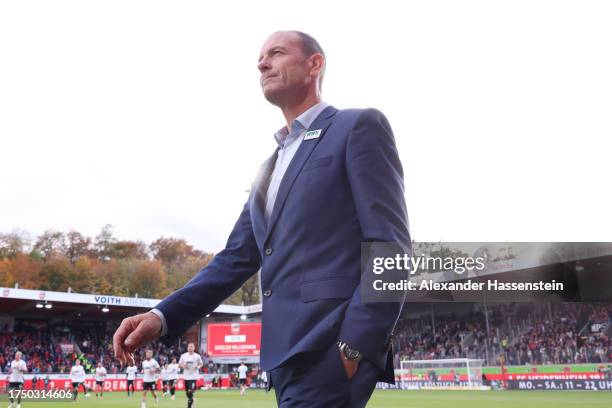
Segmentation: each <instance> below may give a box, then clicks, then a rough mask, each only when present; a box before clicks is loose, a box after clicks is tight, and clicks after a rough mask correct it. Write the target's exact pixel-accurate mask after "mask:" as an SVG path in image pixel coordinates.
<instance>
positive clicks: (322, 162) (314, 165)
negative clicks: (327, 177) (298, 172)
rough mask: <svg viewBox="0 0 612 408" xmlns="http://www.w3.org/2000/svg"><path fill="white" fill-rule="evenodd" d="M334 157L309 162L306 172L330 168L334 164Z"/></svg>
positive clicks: (305, 168)
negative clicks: (325, 167)
mask: <svg viewBox="0 0 612 408" xmlns="http://www.w3.org/2000/svg"><path fill="white" fill-rule="evenodd" d="M332 159H333V156H326V157H321V158H318V159H314V160H309V161H308V163H306V166H305V167H304V171H308V170H312V169H316V168H318V167H324V166H329V165H330V164H331V162H332Z"/></svg>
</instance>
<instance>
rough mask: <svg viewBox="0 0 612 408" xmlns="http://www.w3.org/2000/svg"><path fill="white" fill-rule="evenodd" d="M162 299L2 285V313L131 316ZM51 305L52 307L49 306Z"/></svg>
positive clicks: (225, 309) (245, 309)
mask: <svg viewBox="0 0 612 408" xmlns="http://www.w3.org/2000/svg"><path fill="white" fill-rule="evenodd" d="M160 301H161V300H160V299H151V298H141V297H126V296H114V295H96V294H85V293H74V292H54V291H48V290H33V289H19V288H5V287H0V313H8V314H31V313H33V312H35V311H38V310H39V309H42V310H48V309H53V311H54V314H57V313H61V312H62V311H65V312H66V313H73V312H79V314H80V313H83V314H86V313H91V312H99V311H103V312H105V314H106V315H107V316H109V317H119V316H121V315H131V314H134V313H137V312H141V311H142V310H143V309H144V310H148V309H152V308H154V307H155V306H156V305H157V304H158V303H159V302H160ZM49 305H50V306H49ZM259 313H261V304H256V305H251V306H236V305H219V306H218V307H217V308H216V309H215V310H214V312H213V314H215V315H225V316H236V315H243V314H244V315H256V314H259Z"/></svg>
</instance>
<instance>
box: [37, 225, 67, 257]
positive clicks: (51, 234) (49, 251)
mask: <svg viewBox="0 0 612 408" xmlns="http://www.w3.org/2000/svg"><path fill="white" fill-rule="evenodd" d="M34 251H36V252H38V253H40V254H41V255H42V256H43V258H44V259H45V260H47V259H50V258H51V257H53V256H54V255H63V254H65V253H66V236H65V235H64V233H63V232H60V231H56V230H47V231H45V232H43V234H42V235H40V236H39V237H38V238H37V239H36V243H35V244H34Z"/></svg>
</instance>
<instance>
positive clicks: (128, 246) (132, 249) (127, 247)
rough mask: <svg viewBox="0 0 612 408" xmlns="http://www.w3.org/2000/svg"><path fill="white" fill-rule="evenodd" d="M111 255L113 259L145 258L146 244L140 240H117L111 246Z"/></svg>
mask: <svg viewBox="0 0 612 408" xmlns="http://www.w3.org/2000/svg"><path fill="white" fill-rule="evenodd" d="M110 252H111V257H112V258H115V259H147V258H148V257H149V255H148V254H147V245H146V244H145V243H144V242H142V241H118V242H115V243H114V244H112V246H111V251H110Z"/></svg>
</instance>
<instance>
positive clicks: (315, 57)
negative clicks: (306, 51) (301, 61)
mask: <svg viewBox="0 0 612 408" xmlns="http://www.w3.org/2000/svg"><path fill="white" fill-rule="evenodd" d="M309 59H310V64H311V68H310V73H311V74H317V75H318V74H320V73H321V72H323V69H324V68H325V57H323V55H322V54H319V53H316V54H312V55H311V56H310V58H309Z"/></svg>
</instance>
